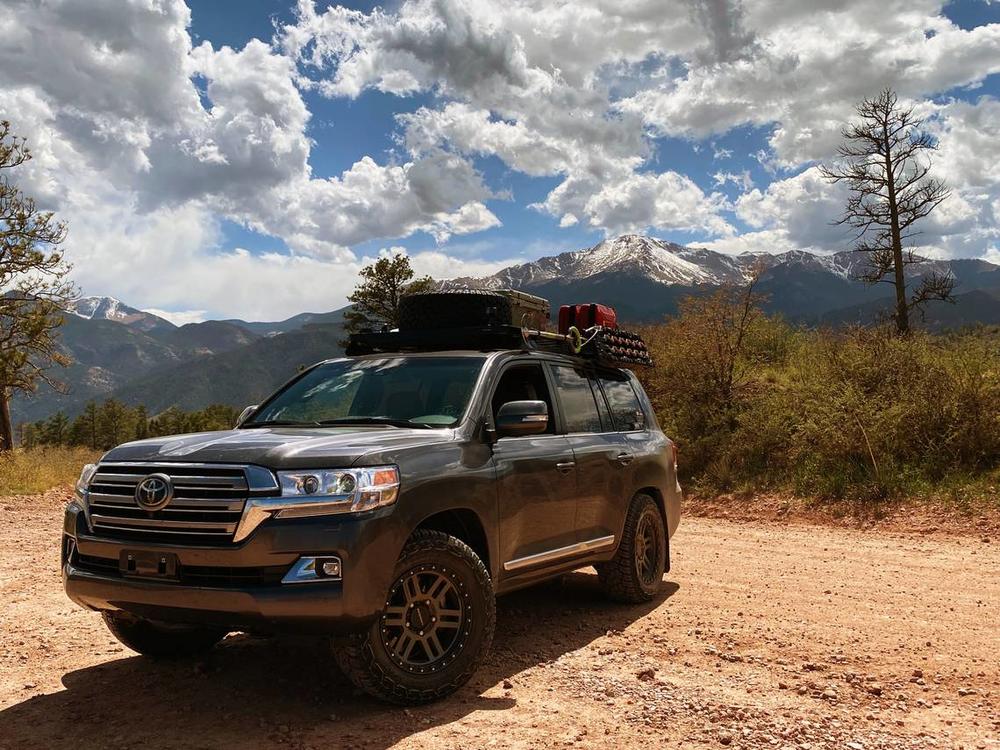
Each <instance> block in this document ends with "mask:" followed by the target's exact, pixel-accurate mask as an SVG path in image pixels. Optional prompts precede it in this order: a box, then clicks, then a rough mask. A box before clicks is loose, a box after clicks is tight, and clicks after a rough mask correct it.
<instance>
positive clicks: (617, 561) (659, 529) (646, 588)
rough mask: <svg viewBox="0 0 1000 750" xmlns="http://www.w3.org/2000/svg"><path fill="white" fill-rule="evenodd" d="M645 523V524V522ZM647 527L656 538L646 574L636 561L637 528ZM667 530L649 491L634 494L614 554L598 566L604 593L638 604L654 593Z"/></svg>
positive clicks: (662, 563)
mask: <svg viewBox="0 0 1000 750" xmlns="http://www.w3.org/2000/svg"><path fill="white" fill-rule="evenodd" d="M647 524H648V526H647ZM643 528H645V529H648V530H650V531H651V532H652V533H653V535H654V536H655V538H656V552H655V555H653V560H652V567H653V568H654V569H655V572H654V571H649V575H648V576H647V577H646V578H645V580H644V578H643V576H642V575H641V574H640V569H639V565H638V563H637V561H636V548H637V546H638V545H639V544H640V542H639V538H638V537H639V533H640V529H643ZM666 554H667V533H666V529H665V527H664V525H663V516H662V515H661V514H660V508H659V506H658V505H657V504H656V501H655V500H653V498H651V497H650V496H649V495H636V496H635V497H634V498H633V499H632V503H631V504H630V505H629V509H628V515H627V516H626V518H625V531H624V533H623V535H622V540H621V543H620V544H619V545H618V551H617V552H615V556H614V557H613V558H612V559H611V560H610V561H608V562H606V563H601V564H600V565H598V566H597V576H598V579H599V580H600V582H601V586H602V587H603V588H604V591H605V593H607V595H608V596H609V597H610V598H611V599H614V600H615V601H618V602H624V603H626V604H641V603H643V602H648V601H650V600H652V599H653V597H655V596H656V593H657V592H658V591H659V589H660V584H661V582H662V580H663V569H664V567H665V566H666Z"/></svg>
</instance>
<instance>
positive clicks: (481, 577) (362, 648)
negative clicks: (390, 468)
mask: <svg viewBox="0 0 1000 750" xmlns="http://www.w3.org/2000/svg"><path fill="white" fill-rule="evenodd" d="M428 550H432V551H437V552H443V553H446V554H450V555H456V556H458V557H461V558H464V559H465V560H466V562H468V563H469V564H470V566H471V568H472V571H473V575H474V576H475V578H476V579H477V583H478V584H479V585H480V586H482V587H484V591H485V593H486V596H485V599H486V632H485V633H484V634H483V640H482V643H481V644H480V647H479V652H478V653H477V654H476V655H475V658H473V659H472V660H471V661H470V662H469V664H468V665H467V666H466V668H465V669H463V670H462V672H461V673H460V674H458V675H456V676H455V677H453V678H452V679H451V680H449V681H448V682H447V683H444V684H442V685H439V686H437V687H435V688H433V689H430V688H428V689H421V690H417V689H414V688H409V687H407V686H405V685H402V684H400V683H399V682H397V681H396V680H394V679H393V678H392V677H391V676H390V675H388V674H386V673H385V672H384V671H383V670H382V668H381V666H380V665H379V664H378V662H377V661H376V659H375V654H374V652H373V651H372V647H371V644H370V642H369V637H370V635H369V634H364V635H360V636H355V637H354V638H352V639H351V640H350V642H348V643H347V644H345V645H341V646H339V647H338V648H336V649H335V651H334V656H335V658H336V660H337V665H338V666H339V667H340V669H341V671H342V672H343V673H344V675H346V676H347V678H348V679H349V680H350V681H351V682H352V683H354V685H355V686H356V687H358V688H360V689H361V690H363V691H365V692H366V693H368V694H369V695H372V696H374V697H376V698H378V699H380V700H383V701H386V702H389V703H396V704H399V705H416V704H420V703H428V702H430V701H435V700H438V699H440V698H444V697H445V696H447V695H450V694H451V693H453V692H455V690H457V689H458V688H459V687H461V686H462V685H463V684H465V683H466V682H467V681H468V680H469V678H470V677H471V676H472V675H473V673H475V672H476V670H478V669H479V667H480V665H481V664H482V661H483V659H484V658H485V657H486V655H487V654H488V653H489V649H490V645H491V644H492V642H493V634H494V632H495V629H496V601H495V599H494V596H493V582H492V580H491V579H490V574H489V572H488V571H487V570H486V566H485V565H484V564H483V561H482V560H480V559H479V556H478V555H477V554H476V553H475V552H474V551H473V549H472V548H471V547H469V545H467V544H466V543H465V542H463V541H462V540H461V539H458V538H457V537H453V536H451V535H450V534H446V533H444V532H442V531H434V530H431V529H418V530H417V531H415V532H414V533H413V536H411V537H410V539H409V541H408V542H407V543H406V546H405V547H403V552H402V553H401V555H400V560H405V559H406V558H407V557H409V556H410V555H413V554H415V553H417V552H426V551H428Z"/></svg>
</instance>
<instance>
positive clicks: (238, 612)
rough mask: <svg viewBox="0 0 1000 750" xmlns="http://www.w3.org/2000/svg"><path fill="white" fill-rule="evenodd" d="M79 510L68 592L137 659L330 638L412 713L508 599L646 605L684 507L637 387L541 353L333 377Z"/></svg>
mask: <svg viewBox="0 0 1000 750" xmlns="http://www.w3.org/2000/svg"><path fill="white" fill-rule="evenodd" d="M76 490H77V491H76V497H75V499H74V500H73V501H71V502H70V503H69V505H68V506H67V509H66V515H65V524H64V529H63V542H62V574H63V580H64V583H65V588H66V592H67V594H68V595H69V597H70V598H71V599H72V600H73V601H75V602H76V603H78V604H80V605H82V606H84V607H86V608H88V609H92V610H97V611H100V612H101V613H102V615H103V617H104V621H105V623H106V624H107V626H108V628H109V629H110V630H111V632H112V633H113V634H114V635H115V636H116V637H117V638H118V639H119V640H120V641H121V642H122V643H124V644H125V645H126V646H128V647H129V648H130V649H133V650H135V651H138V652H139V653H141V654H146V655H149V656H153V657H174V656H184V655H188V654H193V653H196V652H198V651H201V650H205V649H208V648H211V647H212V646H213V645H214V644H215V643H217V642H218V641H220V640H221V639H222V638H224V637H225V636H226V634H227V633H229V632H230V631H237V630H239V631H249V632H264V633H271V632H275V631H279V630H297V631H312V632H317V633H323V634H328V635H332V636H334V639H333V643H334V646H335V654H336V658H337V661H338V663H339V665H340V666H341V667H342V669H343V670H344V672H345V673H346V674H347V675H348V677H350V679H351V680H352V681H353V682H354V683H355V684H357V685H358V686H359V687H360V688H362V689H364V690H365V691H367V692H369V693H371V694H373V695H375V696H377V697H379V698H382V699H385V700H389V701H393V702H398V703H416V702H422V701H428V700H433V699H435V698H439V697H442V696H444V695H447V694H449V693H450V692H452V691H454V690H455V689H457V688H458V687H459V686H460V685H462V684H463V683H464V682H465V681H466V680H468V679H469V677H470V676H471V675H472V673H473V672H474V671H475V670H476V668H477V667H478V665H479V664H480V663H481V662H482V660H483V658H484V656H485V655H486V654H487V652H488V649H489V646H490V643H491V641H492V638H493V631H494V625H495V619H496V615H495V596H496V595H498V594H504V593H507V592H509V591H513V590H515V589H518V588H521V587H523V586H528V585H531V584H534V583H536V582H538V581H542V580H545V579H547V578H552V577H555V576H559V575H560V574H563V573H566V572H568V571H571V570H574V569H576V568H581V567H585V566H589V565H593V566H594V567H596V569H597V572H598V576H599V578H600V582H601V584H602V585H603V587H604V589H605V590H606V591H607V593H608V595H609V596H611V597H612V598H614V599H616V600H618V601H622V602H632V603H635V602H645V601H649V600H651V599H652V598H653V597H655V596H656V593H657V591H658V588H659V586H660V584H661V581H662V578H663V573H664V571H668V570H669V569H670V567H669V566H670V562H669V560H670V558H669V539H670V536H671V535H672V534H673V533H674V531H675V530H676V529H677V524H678V521H679V518H680V504H679V503H680V496H681V490H680V486H679V485H678V482H677V471H676V452H675V450H674V446H673V443H672V442H671V441H670V440H669V439H667V438H666V437H665V436H664V434H663V433H662V432H661V431H660V429H659V427H658V426H657V423H656V418H655V416H654V414H653V410H652V408H651V405H650V402H649V400H648V398H647V397H646V394H645V393H644V392H643V390H642V387H641V386H640V385H639V383H638V381H637V380H636V378H635V377H634V375H632V374H631V373H630V372H629V371H627V370H622V369H617V368H613V367H602V366H601V365H599V364H598V363H595V362H588V361H587V360H586V359H585V358H582V357H578V356H570V355H564V354H559V353H550V352H543V351H532V350H528V349H520V350H518V349H507V350H502V351H485V352H483V351H474V350H464V351H434V352H427V351H423V352H398V353H375V354H369V355H366V356H356V357H344V358H339V359H332V360H328V361H325V362H321V363H319V364H317V365H315V366H313V367H311V368H309V369H307V370H305V371H304V372H302V373H300V374H299V375H298V376H297V377H296V378H294V379H293V380H292V381H290V382H289V383H288V384H286V385H285V386H284V387H282V388H281V389H280V390H279V391H278V392H277V393H275V394H274V395H273V396H271V397H270V398H269V399H268V400H267V401H265V402H264V403H262V404H261V405H260V406H257V407H249V408H248V410H247V412H245V413H244V416H242V417H241V420H240V422H239V424H238V425H237V427H236V429H234V430H231V431H225V432H207V433H198V434H191V435H176V436H170V437H162V438H155V439H150V440H141V441H138V442H132V443H126V444H124V445H121V446H119V447H117V448H114V449H113V450H111V451H110V452H108V453H107V454H105V455H104V456H103V457H102V458H101V460H100V462H99V463H98V464H97V465H89V466H87V467H85V468H84V470H83V472H82V474H81V476H80V479H79V481H78V483H77V488H76Z"/></svg>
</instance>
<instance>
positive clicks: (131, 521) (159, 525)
mask: <svg viewBox="0 0 1000 750" xmlns="http://www.w3.org/2000/svg"><path fill="white" fill-rule="evenodd" d="M90 517H91V518H92V519H93V520H94V525H97V526H99V525H101V524H107V525H109V526H112V525H114V526H133V527H136V528H142V529H164V530H167V529H166V527H169V528H170V529H182V530H185V531H207V532H209V533H216V534H232V533H233V532H234V531H236V522H233V523H218V522H217V521H175V520H173V519H172V518H171V519H162V518H125V517H123V516H103V515H100V514H98V513H92V514H91V516H90Z"/></svg>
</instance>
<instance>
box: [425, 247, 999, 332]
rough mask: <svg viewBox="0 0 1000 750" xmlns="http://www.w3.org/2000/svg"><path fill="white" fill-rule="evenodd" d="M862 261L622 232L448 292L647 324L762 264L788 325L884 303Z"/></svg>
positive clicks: (940, 264) (990, 274) (970, 283)
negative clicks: (597, 306) (587, 308)
mask: <svg viewBox="0 0 1000 750" xmlns="http://www.w3.org/2000/svg"><path fill="white" fill-rule="evenodd" d="M865 263H866V258H865V256H864V255H862V254H860V253H855V252H851V251H844V252H839V253H835V254H833V255H817V254H814V253H810V252H806V251H804V250H792V251H788V252H785V253H777V254H771V253H743V254H741V255H735V256H734V255H726V254H724V253H719V252H716V251H713V250H709V249H707V248H692V247H685V246H683V245H677V244H675V243H672V242H665V241H663V240H659V239H655V238H653V237H646V236H643V235H636V234H626V235H622V236H621V237H615V238H610V239H607V240H604V241H603V242H599V243H598V244H596V245H594V246H593V247H589V248H585V249H583V250H576V251H573V252H566V253H560V254H559V255H554V256H550V257H546V258H541V259H539V260H536V261H532V262H530V263H524V264H521V265H517V266H511V267H509V268H505V269H503V270H502V271H499V272H498V273H496V274H493V275H492V276H487V277H485V278H481V279H476V278H458V279H453V280H451V281H448V282H445V283H444V286H445V287H448V288H479V289H508V288H509V289H522V290H524V291H528V292H532V293H535V294H539V295H540V296H543V297H546V298H548V299H549V300H550V301H551V302H552V304H553V306H557V305H559V304H565V303H569V302H587V301H600V302H604V303H606V304H610V305H613V306H615V307H616V308H617V309H618V312H619V315H620V316H622V317H624V318H625V319H627V320H650V319H655V318H659V317H660V316H662V315H664V314H667V313H671V312H673V311H674V310H676V304H677V301H678V300H679V299H680V298H681V297H683V296H685V295H687V294H691V293H692V292H693V291H699V290H710V289H712V288H715V287H718V286H720V285H722V284H734V283H735V284H740V283H742V282H744V281H746V280H747V279H748V278H749V276H750V274H751V271H752V269H753V268H754V267H755V266H758V265H760V266H762V267H763V273H762V275H761V280H760V287H759V288H760V289H761V291H762V292H764V293H765V294H767V295H769V297H770V302H769V306H770V308H771V309H772V311H775V312H780V313H782V314H784V315H785V316H786V317H788V318H790V319H793V320H802V321H815V320H819V319H820V318H821V317H822V316H823V315H825V314H827V313H829V312H832V311H835V310H840V309H842V308H849V307H852V306H854V305H863V304H869V303H871V302H873V301H875V300H879V299H882V298H883V297H887V296H888V295H889V293H890V290H889V289H888V288H887V287H885V285H877V286H875V287H872V286H868V285H866V284H864V283H862V282H861V281H859V280H858V278H859V276H860V274H861V273H862V272H863V271H864V267H865ZM907 271H908V273H909V274H910V275H911V276H917V275H919V274H926V273H931V272H934V273H938V274H945V275H950V276H953V277H954V278H955V279H956V291H959V292H960V291H969V290H973V289H1000V266H996V265H994V264H991V263H988V262H986V261H982V260H951V261H931V262H928V263H924V264H921V265H920V266H910V267H909V268H908V269H907Z"/></svg>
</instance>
